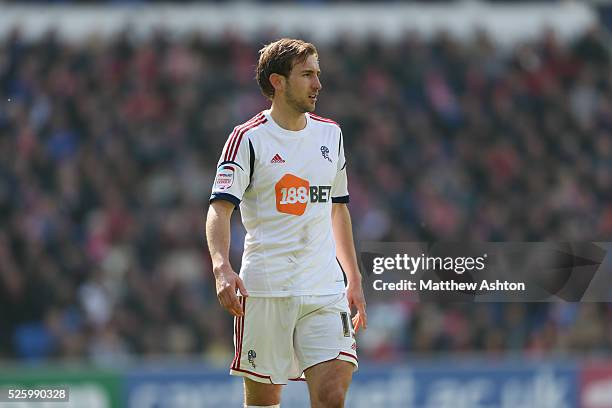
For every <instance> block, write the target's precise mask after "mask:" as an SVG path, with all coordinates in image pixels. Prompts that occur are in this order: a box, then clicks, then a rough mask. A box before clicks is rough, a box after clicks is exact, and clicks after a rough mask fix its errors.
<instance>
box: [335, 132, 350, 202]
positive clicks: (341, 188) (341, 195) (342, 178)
mask: <svg viewBox="0 0 612 408" xmlns="http://www.w3.org/2000/svg"><path fill="white" fill-rule="evenodd" d="M348 202H349V193H348V180H347V178H346V157H345V156H344V140H343V137H342V132H340V140H339V141H338V168H337V172H336V177H335V178H334V184H333V186H332V203H348Z"/></svg>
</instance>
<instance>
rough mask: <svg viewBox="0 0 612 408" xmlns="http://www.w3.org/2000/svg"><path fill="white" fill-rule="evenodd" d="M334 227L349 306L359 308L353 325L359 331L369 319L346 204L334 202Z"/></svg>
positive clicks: (337, 253)
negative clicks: (344, 274)
mask: <svg viewBox="0 0 612 408" xmlns="http://www.w3.org/2000/svg"><path fill="white" fill-rule="evenodd" d="M332 229H333V231H334V240H335V241H336V256H337V257H338V260H339V261H340V265H342V269H344V273H346V278H347V280H348V286H347V288H346V296H347V299H348V302H349V307H352V306H354V307H355V308H356V309H357V313H356V314H355V316H353V326H354V327H355V331H359V329H360V328H361V327H363V328H364V329H366V328H367V320H368V316H367V314H366V302H365V297H364V296H363V287H362V285H361V273H360V272H359V266H358V264H357V255H356V253H355V244H354V242H353V227H352V224H351V215H350V213H349V210H348V207H347V206H346V204H341V203H336V204H332Z"/></svg>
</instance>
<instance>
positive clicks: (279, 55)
mask: <svg viewBox="0 0 612 408" xmlns="http://www.w3.org/2000/svg"><path fill="white" fill-rule="evenodd" d="M311 55H318V52H317V49H316V48H315V46H314V45H312V44H311V43H307V42H305V41H302V40H295V39H291V38H282V39H280V40H278V41H274V42H273V43H270V44H268V45H266V46H264V47H263V48H262V49H261V50H259V63H258V64H257V69H256V78H257V83H258V84H259V88H260V89H261V93H262V94H264V96H265V97H266V98H268V99H272V97H274V87H273V86H272V84H271V83H270V75H271V74H279V75H282V76H284V77H289V75H290V74H291V70H292V69H293V66H294V65H295V64H299V63H301V62H304V61H306V58H308V57H310V56H311Z"/></svg>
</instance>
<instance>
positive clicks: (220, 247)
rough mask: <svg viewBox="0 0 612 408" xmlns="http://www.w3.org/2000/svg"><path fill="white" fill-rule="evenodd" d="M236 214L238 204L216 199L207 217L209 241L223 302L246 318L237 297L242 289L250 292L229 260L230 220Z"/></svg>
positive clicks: (220, 297)
mask: <svg viewBox="0 0 612 408" xmlns="http://www.w3.org/2000/svg"><path fill="white" fill-rule="evenodd" d="M233 211H234V205H233V204H232V203H230V202H229V201H225V200H216V201H213V202H212V203H211V204H210V207H209V208H208V215H207V217H206V240H207V242H208V250H209V251H210V257H211V259H212V266H213V273H214V274H215V282H216V288H217V298H218V299H219V303H221V306H223V307H224V308H225V309H227V310H228V311H229V312H230V313H231V314H233V315H234V316H242V315H243V314H244V311H243V310H242V306H241V304H240V302H239V301H238V296H236V290H237V289H239V290H240V293H241V294H242V295H243V296H248V293H247V291H246V288H245V287H244V283H243V282H242V279H240V277H239V276H238V274H237V273H236V272H234V270H233V269H232V266H231V265H230V261H229V248H230V220H231V217H232V212H233Z"/></svg>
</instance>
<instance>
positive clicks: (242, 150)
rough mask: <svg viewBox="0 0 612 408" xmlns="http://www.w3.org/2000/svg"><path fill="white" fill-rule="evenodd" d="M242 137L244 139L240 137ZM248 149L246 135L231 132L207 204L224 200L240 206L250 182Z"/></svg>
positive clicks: (218, 164)
mask: <svg viewBox="0 0 612 408" xmlns="http://www.w3.org/2000/svg"><path fill="white" fill-rule="evenodd" d="M241 136H244V137H241ZM249 156H250V149H249V143H248V138H247V137H246V135H241V134H239V133H236V132H233V133H232V134H231V135H230V137H229V138H228V140H227V143H226V144H225V147H224V148H223V152H222V154H221V158H220V159H219V162H218V163H217V173H216V174H215V181H214V183H213V187H212V194H211V195H210V200H209V202H211V203H212V202H213V201H215V200H226V201H229V202H231V203H232V204H234V206H235V207H238V205H240V201H241V200H242V196H243V194H244V191H245V190H246V188H247V186H248V185H249V182H250V173H251V163H250V158H249Z"/></svg>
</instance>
